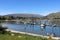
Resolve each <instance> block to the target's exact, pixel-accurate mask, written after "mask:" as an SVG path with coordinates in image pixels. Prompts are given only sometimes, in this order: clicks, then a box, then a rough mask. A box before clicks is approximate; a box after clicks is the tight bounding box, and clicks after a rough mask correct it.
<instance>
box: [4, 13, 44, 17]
mask: <svg viewBox="0 0 60 40" xmlns="http://www.w3.org/2000/svg"><path fill="white" fill-rule="evenodd" d="M4 16H14V17H35V18H40V17H43V16H42V15H39V14H21V13H20V14H17V13H15V14H8V15H4Z"/></svg>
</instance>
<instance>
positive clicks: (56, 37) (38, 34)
mask: <svg viewBox="0 0 60 40" xmlns="http://www.w3.org/2000/svg"><path fill="white" fill-rule="evenodd" d="M6 31H10V32H14V33H21V34H27V35H32V36H40V37H44V38H49V36H43V35H39V34H33V33H27V32H20V31H15V30H11V29H7V30H6ZM52 39H57V40H58V39H60V37H52Z"/></svg>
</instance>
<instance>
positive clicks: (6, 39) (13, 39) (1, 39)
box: [0, 33, 51, 40]
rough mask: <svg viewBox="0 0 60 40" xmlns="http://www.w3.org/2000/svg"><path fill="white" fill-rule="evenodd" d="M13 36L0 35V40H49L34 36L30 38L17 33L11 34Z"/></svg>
mask: <svg viewBox="0 0 60 40" xmlns="http://www.w3.org/2000/svg"><path fill="white" fill-rule="evenodd" d="M13 34H15V35H14V36H12V35H11V34H0V40H51V39H47V38H42V37H36V36H31V35H26V34H19V33H13ZM18 36H21V37H18Z"/></svg>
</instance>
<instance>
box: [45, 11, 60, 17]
mask: <svg viewBox="0 0 60 40" xmlns="http://www.w3.org/2000/svg"><path fill="white" fill-rule="evenodd" d="M46 17H47V18H60V12H56V13H50V14H49V15H47V16H46Z"/></svg>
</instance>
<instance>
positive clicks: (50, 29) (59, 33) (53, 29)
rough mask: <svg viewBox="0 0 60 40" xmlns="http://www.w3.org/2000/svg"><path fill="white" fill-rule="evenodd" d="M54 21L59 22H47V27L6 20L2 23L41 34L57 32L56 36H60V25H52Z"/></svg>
mask: <svg viewBox="0 0 60 40" xmlns="http://www.w3.org/2000/svg"><path fill="white" fill-rule="evenodd" d="M42 23H43V22H42ZM54 23H55V24H56V23H57V22H55V21H54V22H52V21H51V22H49V21H48V22H45V24H47V25H48V26H46V27H45V29H41V27H40V25H30V24H16V23H14V22H13V23H11V22H8V23H7V22H4V23H2V25H3V26H5V27H8V28H9V29H12V30H16V31H22V32H28V33H34V34H40V35H47V33H49V34H55V36H56V37H60V27H59V26H56V27H52V25H53V24H54ZM49 24H50V25H49Z"/></svg>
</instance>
